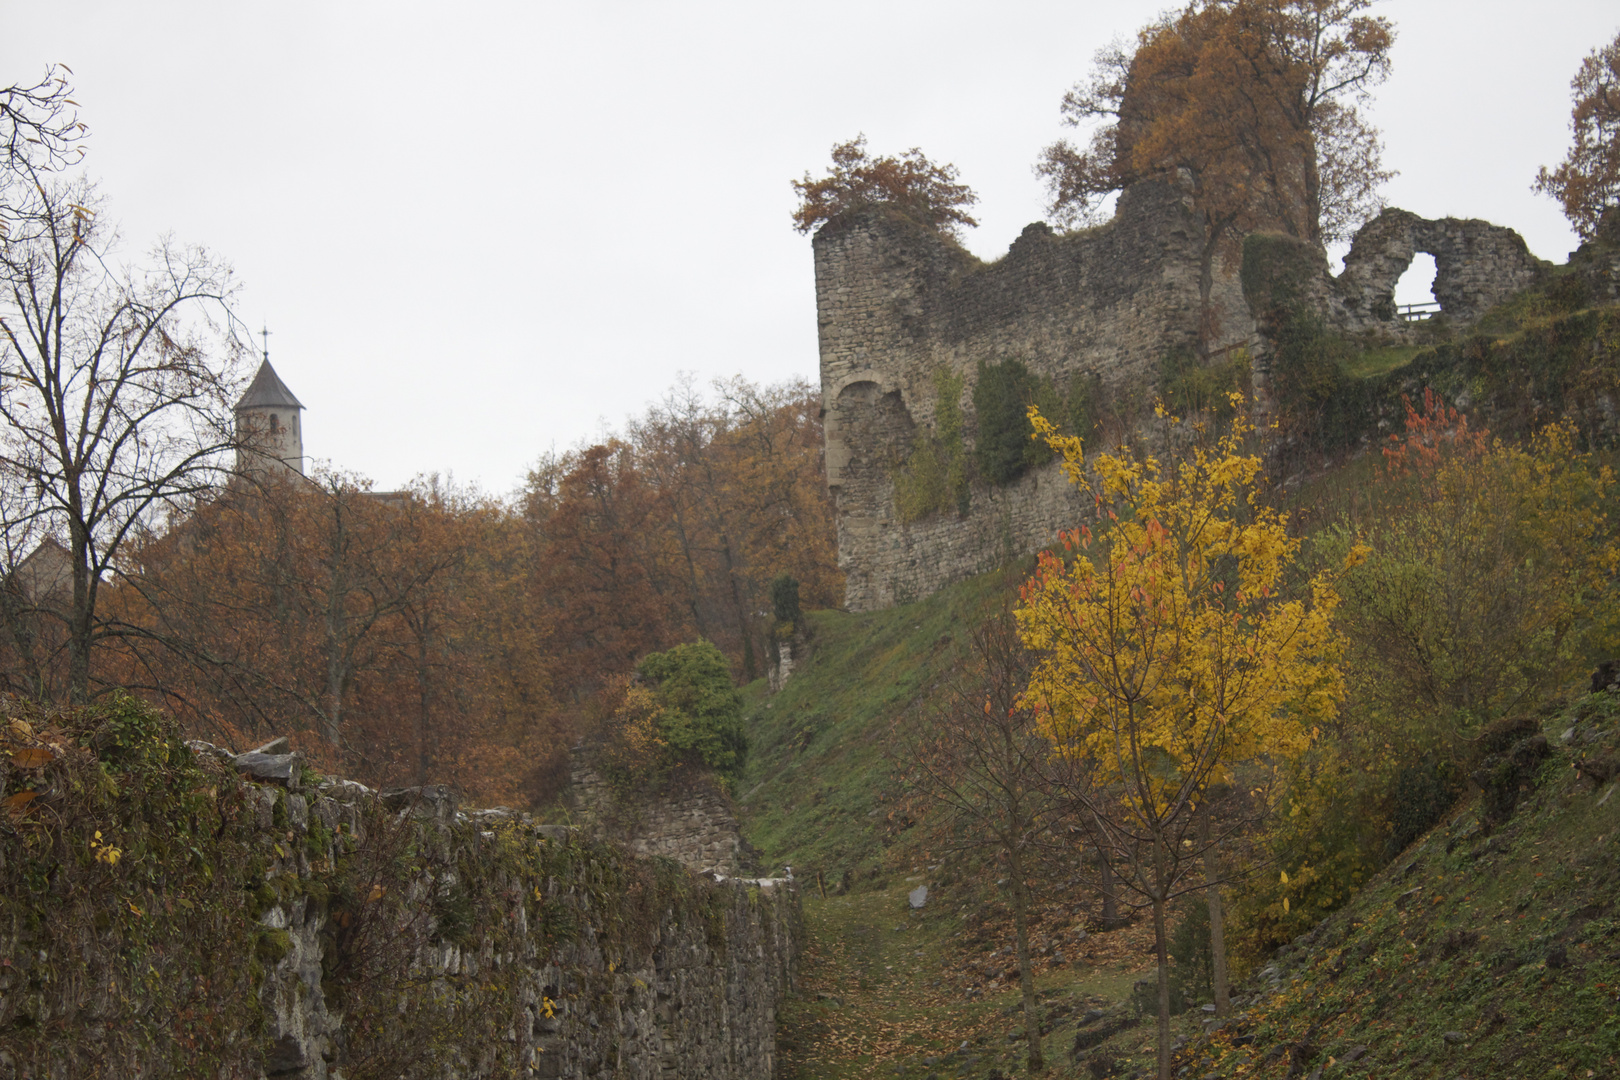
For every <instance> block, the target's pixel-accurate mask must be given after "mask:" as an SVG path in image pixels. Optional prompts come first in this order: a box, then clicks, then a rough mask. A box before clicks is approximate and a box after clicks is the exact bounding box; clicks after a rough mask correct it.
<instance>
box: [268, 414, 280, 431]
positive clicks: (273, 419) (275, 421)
mask: <svg viewBox="0 0 1620 1080" xmlns="http://www.w3.org/2000/svg"><path fill="white" fill-rule="evenodd" d="M280 430H281V417H279V416H277V415H276V414H275V413H271V414H270V434H272V435H274V434H276V433H277V432H279V431H280Z"/></svg>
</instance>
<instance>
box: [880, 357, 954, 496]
mask: <svg viewBox="0 0 1620 1080" xmlns="http://www.w3.org/2000/svg"><path fill="white" fill-rule="evenodd" d="M933 384H934V385H933V389H934V431H933V433H932V434H931V435H930V434H928V433H926V432H923V433H920V434H919V435H918V436H917V438H916V440H915V441H914V442H913V443H912V447H911V453H910V454H909V455H907V457H906V460H905V462H904V463H903V464H902V465H901V466H900V467H899V468H898V469H897V470H895V474H894V501H895V507H896V509H897V510H898V511H899V513H900V519H901V520H902V521H905V522H913V521H921V520H922V519H923V518H925V517H930V516H932V515H934V514H943V513H950V512H955V513H958V514H966V513H967V512H968V501H969V498H970V493H969V489H968V469H967V465H968V462H967V450H966V449H965V446H964V441H963V427H964V423H963V419H962V390H963V388H964V386H965V385H966V384H965V381H964V380H963V378H962V376H961V375H959V374H957V373H955V372H952V371H949V370H947V369H945V368H935V369H934V372H933Z"/></svg>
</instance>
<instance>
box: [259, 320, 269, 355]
mask: <svg viewBox="0 0 1620 1080" xmlns="http://www.w3.org/2000/svg"><path fill="white" fill-rule="evenodd" d="M259 336H260V337H262V338H264V362H265V363H267V364H268V363H269V362H270V328H269V327H268V326H266V327H265V328H264V329H262V330H260V331H259Z"/></svg>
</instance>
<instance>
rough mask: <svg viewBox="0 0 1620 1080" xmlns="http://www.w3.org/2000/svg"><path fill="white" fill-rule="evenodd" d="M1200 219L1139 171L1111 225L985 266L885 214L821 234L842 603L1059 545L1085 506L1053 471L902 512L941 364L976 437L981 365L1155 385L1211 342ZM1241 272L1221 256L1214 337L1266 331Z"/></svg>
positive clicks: (1040, 241)
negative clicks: (906, 474)
mask: <svg viewBox="0 0 1620 1080" xmlns="http://www.w3.org/2000/svg"><path fill="white" fill-rule="evenodd" d="M1202 237H1203V232H1202V228H1201V226H1200V223H1199V222H1198V220H1197V218H1196V217H1195V216H1194V215H1193V213H1192V211H1191V208H1190V202H1189V200H1188V199H1187V197H1186V195H1185V193H1184V192H1182V191H1181V190H1179V189H1178V188H1176V187H1174V186H1172V185H1167V184H1142V185H1138V186H1137V187H1135V188H1133V189H1131V190H1130V191H1128V192H1125V193H1124V194H1123V195H1122V196H1121V197H1120V202H1119V208H1118V211H1117V213H1116V215H1115V217H1114V219H1113V220H1112V221H1110V222H1109V223H1107V224H1105V225H1103V226H1100V227H1098V228H1094V229H1089V230H1086V231H1084V232H1079V233H1074V234H1069V235H1061V236H1060V235H1057V234H1054V233H1053V232H1052V231H1051V230H1050V229H1049V228H1047V227H1046V226H1044V225H1031V226H1030V227H1029V228H1027V229H1025V230H1024V232H1023V234H1022V235H1021V236H1020V237H1019V238H1018V239H1017V240H1016V241H1015V242H1014V243H1013V244H1012V246H1011V248H1010V249H1009V250H1008V252H1007V254H1006V256H1004V257H1003V258H1002V259H1000V260H998V261H996V262H994V263H989V264H986V263H982V262H980V261H979V260H977V259H975V258H974V257H973V256H971V255H969V254H968V253H966V252H964V251H963V250H962V249H960V248H959V247H957V246H955V245H954V244H952V243H950V242H949V241H947V240H945V239H942V238H941V237H939V236H938V235H936V234H935V233H933V232H931V231H930V230H927V229H924V228H921V227H919V226H917V225H915V224H913V223H911V222H909V221H907V220H906V219H904V218H902V217H900V216H898V215H893V214H889V213H885V212H883V211H881V210H873V211H870V212H867V213H865V214H863V215H860V216H858V217H856V218H854V219H853V220H851V221H848V222H844V223H840V224H838V225H835V226H828V227H827V228H825V229H823V230H822V231H821V232H820V233H818V234H817V236H816V238H815V262H816V305H817V316H818V326H819V330H820V341H821V380H822V401H823V408H824V409H825V412H826V417H825V425H826V440H827V474H828V485H829V486H830V487H831V488H832V491H833V495H834V499H835V504H836V507H837V515H838V542H839V543H838V546H839V564H840V566H841V567H842V568H843V570H844V572H845V574H846V575H847V582H848V584H847V586H846V595H845V603H846V606H847V607H849V608H850V609H851V610H857V611H860V610H871V609H876V608H882V607H887V606H889V605H891V604H894V603H898V602H904V601H906V600H909V599H912V598H916V597H921V596H926V595H928V594H929V593H932V592H933V591H934V590H936V589H938V588H939V587H940V586H941V585H944V584H946V583H947V582H950V581H954V580H957V579H959V578H962V577H965V576H967V575H970V574H973V573H976V572H979V571H981V570H984V569H986V568H988V567H991V566H994V565H997V564H998V563H1000V562H1001V561H1002V560H1004V559H1005V558H1006V557H1008V556H1010V555H1019V554H1024V553H1027V552H1030V551H1034V550H1036V549H1038V548H1040V547H1042V546H1044V545H1045V544H1047V543H1049V542H1050V541H1051V539H1052V537H1053V536H1054V534H1055V533H1056V532H1057V530H1058V529H1059V528H1063V527H1066V526H1069V525H1072V524H1074V523H1075V522H1076V521H1077V520H1079V515H1080V513H1081V512H1082V509H1083V508H1082V506H1081V504H1080V501H1079V499H1078V498H1077V497H1076V495H1075V494H1074V492H1073V491H1072V490H1071V489H1070V488H1069V487H1068V485H1067V484H1066V483H1065V482H1064V481H1063V478H1062V476H1061V475H1060V474H1059V472H1058V470H1057V469H1056V467H1055V466H1050V467H1047V468H1044V469H1040V470H1035V471H1033V473H1032V474H1030V475H1025V476H1024V477H1022V478H1021V479H1020V480H1018V481H1017V482H1015V483H1013V484H1011V485H1008V486H1006V487H1000V488H997V487H992V486H989V485H986V484H981V483H975V484H974V485H973V488H972V494H971V501H970V505H969V508H968V512H967V513H966V514H963V515H957V514H942V515H938V516H936V517H933V518H929V519H926V520H923V521H919V522H914V523H910V524H907V523H904V522H902V521H901V519H900V515H899V514H898V513H897V511H896V509H895V505H894V482H893V476H894V473H895V470H896V468H897V467H898V465H899V464H900V463H901V462H902V461H904V460H905V458H906V456H907V454H908V453H909V452H910V449H911V446H912V442H913V440H914V439H915V438H917V437H918V435H919V433H920V432H923V431H929V430H932V429H933V426H934V424H935V422H936V417H935V412H936V403H935V391H934V381H933V373H934V371H935V370H936V369H938V368H944V369H947V370H949V371H953V372H957V373H960V374H961V375H962V376H963V377H964V379H965V382H966V386H967V389H966V391H965V392H964V394H963V400H962V402H961V405H962V409H963V412H964V414H965V417H966V421H967V425H966V426H967V431H966V441H967V445H968V448H969V450H971V448H972V445H973V433H974V416H973V410H972V388H973V384H974V381H975V378H976V374H977V367H978V364H979V363H980V362H985V363H998V362H1001V361H1004V360H1008V359H1016V360H1020V361H1022V362H1023V363H1024V364H1025V365H1027V366H1028V368H1029V369H1030V370H1031V371H1032V372H1034V373H1035V374H1037V375H1041V376H1047V377H1050V378H1052V379H1053V381H1054V382H1055V383H1056V384H1057V385H1058V386H1059V387H1066V386H1067V385H1068V382H1069V380H1070V379H1071V378H1072V377H1073V376H1074V375H1077V374H1084V375H1088V376H1095V377H1096V378H1097V379H1098V380H1099V381H1100V384H1101V386H1102V388H1103V392H1104V394H1105V396H1107V395H1114V396H1121V395H1129V394H1136V395H1137V396H1141V395H1142V393H1143V392H1144V390H1145V388H1148V387H1151V386H1152V385H1153V384H1154V383H1156V382H1157V379H1158V374H1159V364H1160V362H1161V360H1162V358H1163V357H1165V356H1166V355H1167V354H1170V353H1172V352H1174V351H1176V350H1178V349H1185V348H1188V347H1190V346H1192V345H1193V344H1194V343H1195V342H1196V341H1197V339H1198V334H1199V322H1200V312H1201V310H1202V306H1201V303H1200V290H1199V267H1200V262H1201V243H1202ZM1235 269H1236V268H1235V267H1234V266H1230V265H1228V264H1226V263H1225V262H1224V261H1221V260H1219V259H1217V260H1216V272H1215V274H1214V285H1213V290H1212V294H1211V301H1212V303H1211V306H1212V309H1213V311H1214V312H1215V314H1216V317H1217V321H1218V326H1219V329H1218V332H1217V335H1216V340H1217V341H1218V342H1219V341H1227V342H1234V343H1241V342H1246V341H1248V340H1249V339H1250V337H1251V336H1252V334H1253V331H1254V324H1253V321H1252V317H1251V316H1250V314H1249V311H1248V307H1247V305H1246V304H1245V302H1244V300H1243V296H1242V289H1241V285H1240V284H1239V282H1238V277H1237V274H1236V272H1235Z"/></svg>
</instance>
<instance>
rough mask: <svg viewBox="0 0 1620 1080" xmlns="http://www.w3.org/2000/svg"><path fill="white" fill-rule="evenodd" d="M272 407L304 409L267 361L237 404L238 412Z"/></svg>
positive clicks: (260, 366) (261, 365)
mask: <svg viewBox="0 0 1620 1080" xmlns="http://www.w3.org/2000/svg"><path fill="white" fill-rule="evenodd" d="M272 405H273V406H276V407H279V408H283V409H286V408H293V409H302V408H303V407H304V403H303V402H301V401H299V400H298V399H297V398H295V397H293V392H292V391H291V390H289V389H287V384H286V383H284V382H282V381H281V376H280V375H277V374H276V369H275V368H273V367H271V366H270V361H269V359H266V360H265V361H264V363H262V364H260V365H259V373H258V374H257V375H255V376H253V382H252V383H250V384H248V388H247V393H245V394H243V395H242V400H241V401H238V402H237V403H236V411H237V412H241V411H242V410H243V409H252V408H256V407H257V408H263V407H266V406H272Z"/></svg>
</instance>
